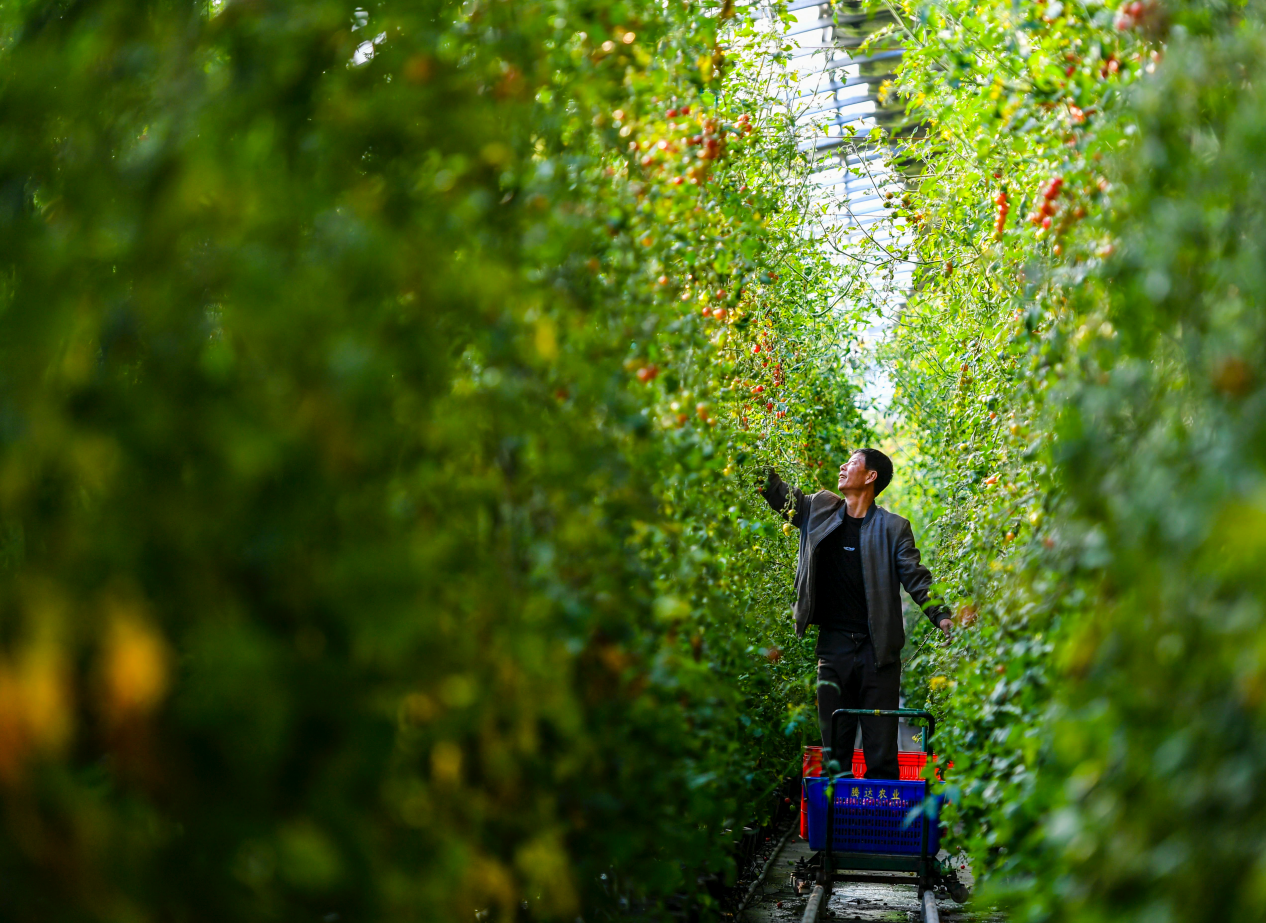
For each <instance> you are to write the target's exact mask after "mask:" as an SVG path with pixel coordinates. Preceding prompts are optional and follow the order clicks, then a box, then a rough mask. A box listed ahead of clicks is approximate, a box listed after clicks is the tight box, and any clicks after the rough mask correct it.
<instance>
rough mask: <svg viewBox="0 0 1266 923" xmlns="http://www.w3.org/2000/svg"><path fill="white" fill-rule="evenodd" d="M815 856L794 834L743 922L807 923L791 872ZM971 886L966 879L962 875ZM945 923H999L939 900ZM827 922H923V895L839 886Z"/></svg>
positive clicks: (902, 888) (904, 889) (903, 889)
mask: <svg viewBox="0 0 1266 923" xmlns="http://www.w3.org/2000/svg"><path fill="white" fill-rule="evenodd" d="M811 855H813V852H812V850H810V849H809V844H808V843H807V842H806V841H805V840H802V839H800V837H799V836H795V835H793V836H792V837H791V839H790V840H788V841H787V845H786V846H784V847H783V850H782V852H781V854H779V855H778V856H777V857H775V859H774V864H773V866H771V867H770V870H769V874H768V875H767V876H766V877H765V881H764V882H763V884H762V888H763V892H762V891H761V890H758V891H757V893H756V895H754V896H753V897H752V901H751V903H750V904H749V905H748V907H747V909H746V910H745V911H744V912H743V916H742V918H741V921H740V923H766V921H776V923H801V920H803V918H804V910H805V904H806V903H808V900H809V895H808V894H807V893H806V894H796V892H795V890H794V889H793V886H792V883H791V868H792V866H794V865H795V864H796V862H797V861H798V860H799V859H801V858H805V859H807V858H808V857H809V856H811ZM962 877H963V879H964V883H967V877H966V874H964V875H963V876H962ZM937 908H938V909H939V910H940V913H941V920H942V921H943V923H955V921H961V923H968V921H973V923H979V921H1000V920H1001V919H1002V917H1001V916H1000V915H998V914H990V913H980V912H970V913H969V912H967V911H966V910H965V909H964V908H963V905H962V904H956V903H954V902H953V901H951V900H940V901H937ZM824 919H830V920H833V921H837V923H852V921H858V923H872V921H880V920H882V921H886V923H905V921H911V923H913V921H917V920H919V919H921V914H920V911H919V895H918V891H917V890H916V889H915V888H914V887H913V886H912V885H892V886H889V885H874V884H851V883H844V882H841V883H839V884H836V886H835V889H834V890H833V891H832V892H831V900H830V902H829V903H828V904H827V915H825V916H824Z"/></svg>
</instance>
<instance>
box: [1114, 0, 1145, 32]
mask: <svg viewBox="0 0 1266 923" xmlns="http://www.w3.org/2000/svg"><path fill="white" fill-rule="evenodd" d="M1146 12H1147V10H1146V8H1145V7H1144V6H1143V4H1142V3H1140V2H1139V0H1133V2H1132V3H1127V4H1126V5H1125V6H1123V7H1121V9H1119V10H1117V15H1116V19H1114V20H1113V22H1112V25H1113V26H1114V27H1115V28H1116V30H1117V31H1118V32H1124V31H1126V30H1127V29H1133V28H1134V27H1135V26H1137V25H1138V24H1139V23H1140V22H1142V21H1143V16H1144V14H1145V13H1146Z"/></svg>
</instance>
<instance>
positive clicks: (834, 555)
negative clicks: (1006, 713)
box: [761, 449, 953, 779]
mask: <svg viewBox="0 0 1266 923" xmlns="http://www.w3.org/2000/svg"><path fill="white" fill-rule="evenodd" d="M891 481H892V460H891V459H889V458H888V456H887V455H885V454H884V453H883V452H880V451H879V450H878V449H858V450H857V451H856V452H854V453H853V454H852V456H851V457H850V458H849V460H848V461H847V462H846V463H844V464H843V465H841V466H840V480H839V490H840V494H842V495H843V496H840V495H837V494H834V493H832V492H831V491H829V490H820V491H818V492H817V493H815V494H810V495H808V496H806V495H805V494H804V493H802V492H801V491H800V490H797V489H795V488H790V487H788V486H787V484H786V483H784V482H783V480H782V478H780V477H779V476H778V474H777V472H775V471H774V470H773V469H772V468H771V469H769V472H768V474H767V477H766V482H765V487H764V489H763V490H762V491H761V494H762V496H764V498H765V500H766V502H767V503H769V505H770V506H771V507H773V509H774V511H775V512H777V513H780V514H781V515H782V516H783V517H784V518H786V519H789V520H790V521H791V524H792V525H793V526H795V527H796V528H797V529H799V530H800V550H799V555H798V559H797V563H796V583H795V590H796V601H795V606H794V612H795V617H796V634H797V635H798V636H800V637H804V633H805V629H807V628H808V627H809V626H810V625H817V626H818V646H817V657H818V726H819V728H820V730H821V732H822V746H823V748H824V749H823V754H824V756H825V755H826V754H829V753H831V750H830V749H829V748H831V747H832V746H834V745H835V743H836V742H835V741H832V740H831V715H832V714H833V713H834V712H835V710H836V709H837V708H896V707H897V705H898V702H899V701H900V698H899V697H900V691H901V648H902V647H903V646H904V645H905V643H906V632H905V624H904V622H903V621H902V618H901V591H900V589H899V587H901V586H904V587H905V588H906V592H907V593H909V594H910V596H911V598H913V599H914V601H915V603H917V604H918V606H919V608H920V609H922V610H923V611H924V613H926V614H927V616H928V618H929V619H931V621H932V624H933V625H935V626H937V627H938V628H940V629H941V631H943V632H945V634H946V635H947V636H948V635H949V633H950V627H951V626H952V624H953V623H952V622H951V621H950V615H949V611H948V610H947V609H946V608H945V607H944V606H942V605H940V604H938V603H934V602H932V601H931V600H930V599H929V596H928V593H929V590H930V589H931V586H932V575H931V574H930V573H928V569H927V568H926V567H924V566H923V565H922V564H921V563H920V562H919V549H918V548H916V547H915V545H914V534H913V533H912V532H911V530H910V523H909V521H907V520H905V519H902V518H901V517H900V516H897V515H894V514H893V513H890V512H888V511H887V510H885V509H883V508H882V507H879V506H876V505H875V497H877V496H878V495H879V494H881V493H883V490H884V488H885V487H887V486H888V484H889V482H891ZM839 732H840V738H839V741H838V748H837V749H838V754H836V755H834V756H835V759H837V760H838V761H839V763H840V767H841V769H843V770H845V771H847V770H848V768H849V766H850V764H851V762H852V758H853V739H854V737H855V735H856V732H857V716H856V715H848V716H845V717H844V718H842V719H841V720H840V722H839ZM862 750H863V752H864V753H865V755H866V778H868V779H896V778H898V768H897V719H896V718H892V717H883V718H877V717H870V716H867V717H864V718H862Z"/></svg>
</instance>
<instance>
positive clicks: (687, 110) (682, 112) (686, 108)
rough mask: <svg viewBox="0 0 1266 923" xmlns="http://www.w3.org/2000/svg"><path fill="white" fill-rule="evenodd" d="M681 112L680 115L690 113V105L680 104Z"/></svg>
mask: <svg viewBox="0 0 1266 923" xmlns="http://www.w3.org/2000/svg"><path fill="white" fill-rule="evenodd" d="M681 114H682V115H690V107H689V106H682V107H681Z"/></svg>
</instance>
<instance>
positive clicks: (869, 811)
mask: <svg viewBox="0 0 1266 923" xmlns="http://www.w3.org/2000/svg"><path fill="white" fill-rule="evenodd" d="M828 781H829V780H828V779H825V778H805V779H803V780H802V784H803V785H804V794H805V805H806V807H807V809H808V810H807V814H808V827H809V848H810V849H826V787H827V783H828ZM926 791H927V782H924V781H918V782H903V781H898V780H893V781H887V780H882V779H839V780H837V781H836V783H835V836H834V838H833V841H832V843H831V849H832V851H834V852H862V853H884V854H887V855H913V856H917V855H918V854H919V841H920V838H921V836H922V833H921V831H920V826H921V825H920V823H919V821H918V819H916V820H915V821H914V822H912V823H911V824H910V825H909V826H908V827H906V826H903V824H905V820H906V815H908V814H909V813H910V809H911V808H913V807H915V806H916V805H919V804H921V803H922V802H923V798H924V793H925V792H926ZM935 804H936V808H935V813H936V815H937V816H936V817H933V818H928V855H929V856H935V855H936V853H937V850H939V849H940V848H941V825H940V822H939V816H940V806H941V799H940V797H939V796H938V797H937V798H936V801H935Z"/></svg>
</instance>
